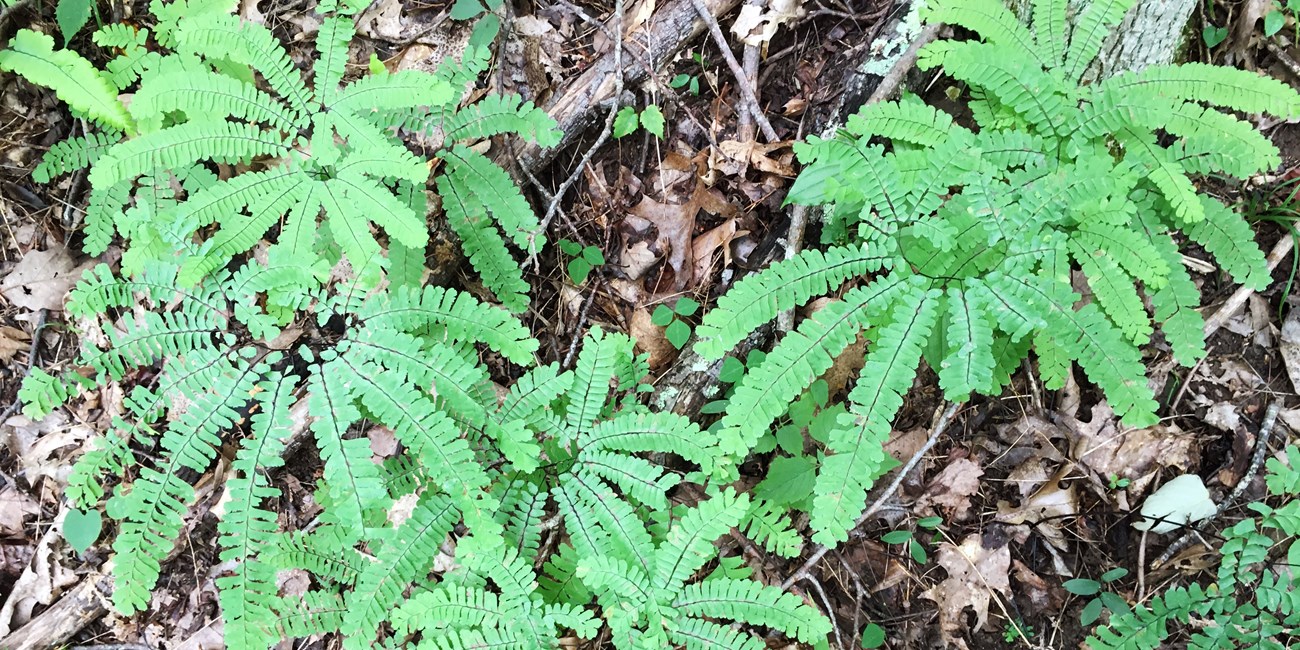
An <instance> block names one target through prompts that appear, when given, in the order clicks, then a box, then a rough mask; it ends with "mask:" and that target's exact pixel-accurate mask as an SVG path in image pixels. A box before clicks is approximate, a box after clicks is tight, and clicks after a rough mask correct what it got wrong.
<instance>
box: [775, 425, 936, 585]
mask: <svg viewBox="0 0 1300 650" xmlns="http://www.w3.org/2000/svg"><path fill="white" fill-rule="evenodd" d="M960 406H961V404H959V403H956V402H950V403H948V406H947V407H946V408H944V410H943V413H942V414H941V415H939V419H938V421H937V422H936V423H935V425H934V429H933V431H931V432H930V437H929V439H927V440H926V441H925V444H924V445H922V446H921V448H920V449H918V450H917V451H916V453H915V454H913V455H912V458H911V460H908V461H907V464H906V465H904V466H903V468H902V469H901V470H899V471H898V475H897V476H895V477H894V480H893V482H891V483H890V484H889V487H887V488H885V491H884V492H882V493H881V494H880V497H879V498H877V499H876V500H875V502H873V503H872V504H871V505H870V506H869V507H868V508H867V510H866V511H865V512H863V513H862V515H860V516H859V517H858V519H857V521H855V522H854V524H853V527H854V528H857V527H858V526H861V525H862V524H863V522H865V521H866V520H868V519H870V518H871V516H872V515H874V514H876V512H877V511H878V510H880V508H881V507H882V506H884V505H885V502H886V501H888V500H889V499H891V498H893V496H894V493H895V492H897V491H898V488H899V486H901V485H902V484H903V480H904V479H906V478H907V475H908V474H909V473H911V471H912V470H913V469H915V468H916V466H917V464H919V463H920V462H921V459H922V458H924V457H925V454H926V452H928V451H930V448H931V447H933V446H934V445H935V443H936V442H938V441H939V436H941V435H943V432H944V431H946V430H947V429H948V426H949V425H950V424H952V420H953V418H954V417H956V415H957V409H958V408H959V407H960ZM829 551H830V549H829V548H827V547H826V546H825V545H823V544H818V545H817V549H816V550H814V551H813V553H812V555H810V556H808V559H807V560H805V561H804V563H803V566H800V567H799V570H798V571H795V572H794V573H793V574H791V576H790V577H789V578H786V579H785V582H782V583H781V589H782V590H788V589H789V588H790V587H791V585H793V584H794V583H796V582H799V581H800V580H803V579H804V578H806V577H808V574H809V572H810V571H812V569H813V567H815V566H817V563H818V562H820V561H821V559H822V558H823V557H825V556H826V553H827V552H829Z"/></svg>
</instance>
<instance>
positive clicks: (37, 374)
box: [18, 368, 70, 422]
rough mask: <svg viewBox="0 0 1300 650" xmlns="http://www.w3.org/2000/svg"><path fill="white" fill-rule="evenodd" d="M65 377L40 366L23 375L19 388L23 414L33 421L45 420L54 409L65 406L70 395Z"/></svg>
mask: <svg viewBox="0 0 1300 650" xmlns="http://www.w3.org/2000/svg"><path fill="white" fill-rule="evenodd" d="M68 389H69V386H68V385H67V384H66V383H64V381H63V379H61V378H59V377H55V376H53V375H50V374H49V373H47V372H45V371H44V370H41V369H40V368H32V369H31V371H30V372H28V373H27V376H26V377H23V383H22V387H21V388H19V389H18V399H19V401H21V402H22V404H23V415H24V416H26V417H27V419H29V420H32V421H33V422H38V421H40V420H44V419H45V416H47V415H49V414H50V413H51V412H53V411H54V409H56V408H59V407H60V406H63V403H64V402H66V401H67V400H68V397H69V395H70V392H69V390H68Z"/></svg>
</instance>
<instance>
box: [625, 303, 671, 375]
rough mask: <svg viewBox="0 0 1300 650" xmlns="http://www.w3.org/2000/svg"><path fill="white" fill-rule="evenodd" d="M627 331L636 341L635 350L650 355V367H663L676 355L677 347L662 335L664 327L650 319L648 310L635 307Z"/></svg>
mask: <svg viewBox="0 0 1300 650" xmlns="http://www.w3.org/2000/svg"><path fill="white" fill-rule="evenodd" d="M627 330H628V331H627V333H628V335H629V336H631V337H632V338H633V339H634V340H635V341H636V347H637V350H640V351H641V352H644V353H646V354H649V355H650V360H649V362H650V367H651V368H652V369H659V368H663V367H664V366H666V365H668V364H669V363H670V362H671V361H672V360H673V358H675V357H676V356H677V348H675V347H673V344H672V343H669V342H668V337H666V336H664V328H662V327H659V326H658V325H655V324H654V323H653V322H651V320H650V310H648V309H646V308H645V307H637V308H636V309H634V310H633V311H632V317H631V318H630V319H628V327H627Z"/></svg>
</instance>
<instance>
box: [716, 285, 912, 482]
mask: <svg viewBox="0 0 1300 650" xmlns="http://www.w3.org/2000/svg"><path fill="white" fill-rule="evenodd" d="M905 287H906V283H905V282H904V279H903V278H902V277H901V276H900V275H899V274H897V273H894V274H890V275H888V276H885V277H883V278H880V279H878V280H876V281H875V282H873V283H871V284H870V285H868V286H866V287H860V288H858V289H854V290H853V291H850V292H849V293H847V294H845V295H844V297H843V299H841V300H840V301H837V302H833V303H831V304H830V305H828V306H826V307H825V308H823V309H822V310H821V311H818V312H817V313H816V314H814V315H813V316H811V317H810V318H808V319H807V320H805V321H804V322H803V323H801V324H800V325H799V327H798V328H796V329H795V331H793V332H791V333H790V334H788V335H786V338H785V339H784V340H782V341H781V343H780V344H778V345H777V346H776V348H774V349H773V350H772V352H771V354H768V355H767V359H766V360H764V361H763V363H762V364H761V365H759V366H758V368H755V369H754V370H752V371H750V372H748V373H746V374H745V377H744V379H742V380H741V382H740V384H738V385H737V386H736V391H735V393H734V394H733V395H732V397H731V401H730V404H729V406H728V409H727V413H726V415H724V416H723V418H722V423H721V427H720V429H719V433H718V437H719V447H720V449H721V451H722V452H723V453H724V454H726V455H727V456H729V457H730V459H731V460H733V461H735V462H739V460H741V459H743V457H744V455H745V454H747V453H749V450H750V449H751V448H753V446H754V444H755V443H756V442H757V441H758V438H759V437H760V436H761V435H762V434H763V433H764V432H765V431H766V430H767V428H768V426H769V425H770V424H771V423H772V421H773V420H775V419H776V418H777V417H778V416H780V415H781V414H782V413H784V412H785V410H786V408H787V405H788V404H789V403H790V402H791V401H792V400H793V399H794V398H795V397H798V396H799V394H800V393H801V392H803V390H804V389H805V388H806V387H807V386H808V385H809V384H811V383H812V382H813V380H815V379H816V378H817V377H818V376H820V375H821V374H822V373H823V372H826V370H827V369H828V368H830V367H831V364H832V362H833V361H834V360H835V356H836V355H838V354H839V353H840V352H841V351H842V350H843V349H844V348H845V347H847V346H848V345H849V343H852V342H853V340H854V339H855V338H856V337H857V335H858V333H859V332H860V331H862V330H863V329H865V328H866V327H867V325H868V324H869V316H868V314H869V312H874V311H879V310H884V309H887V308H888V305H889V304H890V303H891V302H892V301H893V300H894V299H895V298H896V296H897V295H898V294H899V293H900V292H903V291H904V290H905Z"/></svg>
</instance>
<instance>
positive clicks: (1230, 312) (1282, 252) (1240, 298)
mask: <svg viewBox="0 0 1300 650" xmlns="http://www.w3.org/2000/svg"><path fill="white" fill-rule="evenodd" d="M1294 247H1295V236H1294V235H1292V234H1291V233H1287V234H1286V235H1285V236H1283V237H1282V239H1280V240H1278V242H1277V244H1276V245H1274V246H1273V250H1271V251H1269V253H1268V260H1267V261H1268V271H1269V273H1272V272H1273V269H1275V268H1277V265H1278V264H1279V263H1280V262H1281V261H1282V259H1283V258H1285V257H1286V256H1287V253H1290V252H1291V249H1292V248H1294ZM1253 295H1255V290H1254V289H1251V288H1250V287H1238V288H1237V290H1236V291H1234V292H1232V295H1231V296H1228V299H1227V300H1226V301H1224V303H1223V306H1222V307H1219V310H1218V311H1216V312H1214V315H1213V316H1210V317H1209V318H1207V319H1205V338H1206V339H1208V338H1210V335H1211V334H1214V333H1215V332H1217V331H1219V328H1220V327H1223V324H1224V323H1226V322H1228V319H1229V318H1232V317H1233V316H1235V315H1236V314H1237V312H1238V311H1240V310H1241V306H1242V305H1244V304H1246V301H1247V300H1249V299H1250V297H1251V296H1253Z"/></svg>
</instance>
